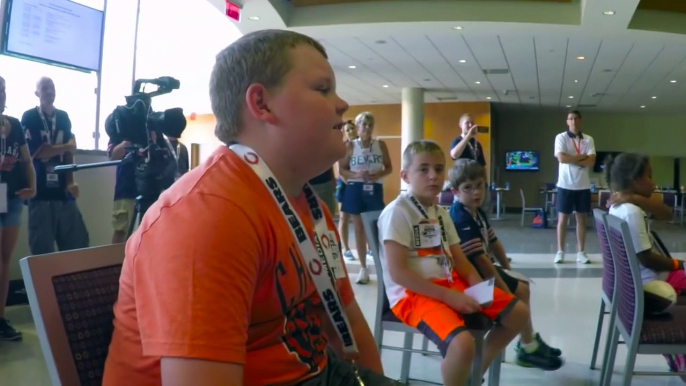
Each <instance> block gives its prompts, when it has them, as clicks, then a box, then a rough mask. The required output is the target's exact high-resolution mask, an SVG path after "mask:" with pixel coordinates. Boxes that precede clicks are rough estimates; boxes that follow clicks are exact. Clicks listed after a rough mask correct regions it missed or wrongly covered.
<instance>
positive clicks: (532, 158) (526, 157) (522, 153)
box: [505, 150, 539, 171]
mask: <svg viewBox="0 0 686 386" xmlns="http://www.w3.org/2000/svg"><path fill="white" fill-rule="evenodd" d="M538 162H539V156H538V151H534V150H517V151H508V152H507V153H505V170H528V171H538V169H539V164H538Z"/></svg>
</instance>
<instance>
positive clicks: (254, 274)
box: [103, 146, 354, 386]
mask: <svg viewBox="0 0 686 386" xmlns="http://www.w3.org/2000/svg"><path fill="white" fill-rule="evenodd" d="M291 203H292V205H293V207H294V210H296V211H297V213H298V214H299V216H300V218H301V219H302V221H303V223H304V224H303V225H304V227H305V229H307V230H308V232H309V234H310V237H312V232H313V227H314V225H313V223H312V217H311V215H310V210H309V206H308V204H307V201H306V198H305V195H304V194H301V195H300V198H298V199H297V200H291ZM322 207H324V208H325V207H326V206H325V205H322ZM324 212H325V214H326V220H327V225H328V227H329V229H331V230H335V229H336V228H335V225H334V223H333V219H332V217H331V214H330V213H329V212H328V210H326V209H325V210H324ZM339 245H340V243H339ZM337 285H338V290H339V293H340V295H341V300H342V302H343V305H344V306H347V305H348V304H350V302H351V301H352V300H353V298H354V295H353V292H352V288H351V286H350V282H349V281H348V280H347V278H346V279H340V280H338V282H337ZM114 314H115V320H114V334H113V336H112V343H111V344H110V348H109V354H108V357H107V362H106V364H105V373H104V381H103V385H104V386H121V385H136V386H148V385H160V384H161V379H160V357H183V358H194V359H205V360H210V361H219V362H230V363H236V364H242V365H243V366H244V377H243V379H244V383H245V384H246V385H290V384H295V383H298V382H301V381H303V380H305V379H307V378H310V377H312V376H314V375H315V374H317V373H319V372H320V371H321V369H323V368H324V366H325V365H326V362H327V356H326V346H327V343H328V340H327V337H326V335H325V333H324V332H323V331H322V328H323V326H322V322H326V323H327V325H328V320H327V319H326V318H328V316H327V315H326V312H325V311H324V308H323V307H322V305H321V300H320V298H319V295H318V293H317V290H316V287H315V286H314V283H313V282H312V279H311V278H310V275H309V272H308V270H307V268H306V266H305V264H304V261H303V258H302V256H301V253H300V249H299V248H298V245H297V243H296V242H295V240H294V238H293V235H292V233H291V231H290V229H289V226H288V224H287V223H286V221H284V219H283V215H282V213H281V210H280V208H279V207H278V206H277V204H276V203H275V202H274V199H273V198H272V196H271V195H270V193H269V192H268V191H267V188H266V187H264V185H263V183H262V181H261V180H260V179H259V177H258V176H257V175H256V174H255V173H254V172H253V171H252V169H250V168H249V167H248V166H247V165H246V164H245V163H244V161H243V160H242V159H240V158H238V156H236V155H235V154H234V153H233V152H232V151H231V150H229V149H228V148H227V147H225V146H222V147H221V148H219V149H217V150H216V151H215V152H214V154H213V155H212V156H211V157H210V158H209V159H208V160H207V161H206V162H205V163H204V164H203V165H201V166H200V167H198V168H196V169H194V170H193V171H191V172H190V173H188V174H187V175H185V176H184V177H183V178H182V179H180V180H179V181H177V182H176V183H175V184H174V186H172V187H171V188H170V189H169V190H167V191H166V192H164V193H163V194H162V195H161V197H160V199H159V200H158V201H157V203H155V204H154V205H153V206H152V207H151V208H150V209H149V210H148V212H147V214H146V215H145V218H144V220H143V222H142V224H141V226H140V228H139V229H138V231H137V232H136V233H135V234H134V235H133V236H132V237H131V239H130V240H129V242H128V243H127V245H126V259H125V260H124V266H123V268H122V273H121V279H120V288H119V298H118V301H117V303H116V304H115V306H114Z"/></svg>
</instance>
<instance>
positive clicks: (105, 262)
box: [19, 244, 124, 386]
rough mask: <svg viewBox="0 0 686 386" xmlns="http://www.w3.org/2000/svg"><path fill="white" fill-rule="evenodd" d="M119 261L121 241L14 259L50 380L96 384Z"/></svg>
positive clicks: (107, 342) (115, 292) (67, 384)
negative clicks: (16, 260)
mask: <svg viewBox="0 0 686 386" xmlns="http://www.w3.org/2000/svg"><path fill="white" fill-rule="evenodd" d="M123 261H124V244H116V245H107V246H103V247H96V248H87V249H79V250H75V251H69V252H60V253H51V254H47V255H39V256H29V257H25V258H23V259H21V260H20V261H19V265H20V267H21V273H22V276H23V278H24V283H25V285H26V293H27V296H28V299H29V305H30V307H31V314H32V316H33V320H34V322H35V324H36V332H37V334H38V340H39V342H40V345H41V349H42V350H43V356H44V357H45V362H46V364H47V367H48V373H49V375H50V379H51V381H52V384H53V385H64V386H77V385H80V386H86V385H88V386H90V385H98V386H99V385H100V384H101V383H102V373H103V370H104V367H105V359H106V358H107V351H108V348H109V345H110V340H111V339H112V330H113V325H112V321H113V319H114V314H113V311H112V307H113V306H114V303H115V301H116V300H117V295H118V293H119V276H120V273H121V267H122V263H123Z"/></svg>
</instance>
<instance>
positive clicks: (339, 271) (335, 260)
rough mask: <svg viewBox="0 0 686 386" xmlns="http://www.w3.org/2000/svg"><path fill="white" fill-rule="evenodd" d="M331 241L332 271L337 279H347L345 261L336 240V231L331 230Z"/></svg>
mask: <svg viewBox="0 0 686 386" xmlns="http://www.w3.org/2000/svg"><path fill="white" fill-rule="evenodd" d="M329 240H330V241H329V243H330V245H331V247H330V248H331V267H330V268H331V271H333V276H334V278H335V279H345V278H346V277H347V276H346V274H345V270H344V269H343V261H342V260H341V252H340V249H339V248H338V243H337V242H336V233H335V232H329Z"/></svg>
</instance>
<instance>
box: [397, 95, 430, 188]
mask: <svg viewBox="0 0 686 386" xmlns="http://www.w3.org/2000/svg"><path fill="white" fill-rule="evenodd" d="M401 110H402V112H401V117H402V121H401V129H400V136H401V137H400V154H401V155H402V152H403V151H405V148H406V147H407V145H409V144H410V143H411V142H414V141H417V140H420V139H423V138H424V89H422V88H416V87H413V88H408V87H406V88H403V90H402V107H401ZM393 167H394V168H398V170H400V168H401V167H402V165H397V166H396V165H393ZM400 189H401V190H405V189H407V184H405V182H404V181H402V180H401V181H400Z"/></svg>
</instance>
